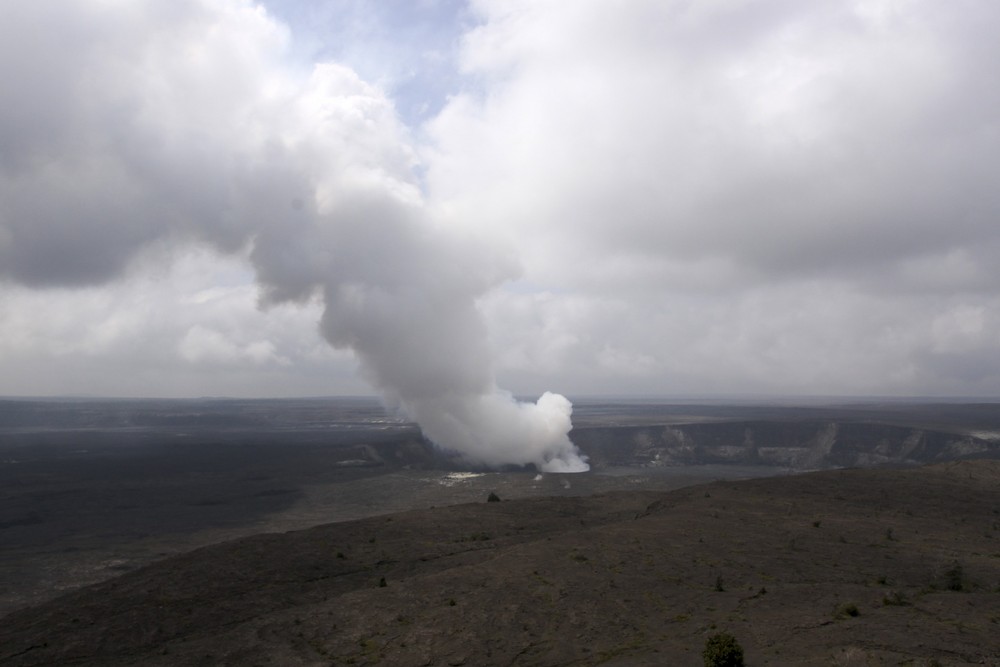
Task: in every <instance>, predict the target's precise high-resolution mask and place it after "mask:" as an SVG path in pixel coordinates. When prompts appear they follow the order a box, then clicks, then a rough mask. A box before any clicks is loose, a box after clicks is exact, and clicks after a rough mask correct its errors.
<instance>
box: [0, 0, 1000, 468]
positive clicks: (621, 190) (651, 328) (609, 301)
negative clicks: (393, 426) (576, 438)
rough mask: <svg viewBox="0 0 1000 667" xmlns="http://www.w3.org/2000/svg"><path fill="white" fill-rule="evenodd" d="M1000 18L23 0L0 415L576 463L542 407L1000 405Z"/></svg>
mask: <svg viewBox="0 0 1000 667" xmlns="http://www.w3.org/2000/svg"><path fill="white" fill-rule="evenodd" d="M998 25H1000V4H997V3H994V2H985V1H977V0H971V1H968V2H957V3H940V2H931V1H930V0H911V1H908V2H898V1H895V0H892V1H890V0H885V1H880V0H870V1H865V2H843V1H842V0H836V1H834V0H818V1H816V2H788V1H787V0H761V1H760V2H753V3H736V2H733V3H691V2H679V1H677V2H675V1H672V0H635V1H633V2H628V3H608V2H604V1H599V0H579V1H574V2H555V1H534V0H523V1H521V0H496V1H488V0H473V1H470V2H460V1H457V0H438V1H431V2H420V3H416V2H409V1H408V0H406V1H404V0H386V1H385V2H364V1H362V0H333V1H329V0H325V1H322V2H321V1H320V0H268V1H267V2H263V3H253V2H250V1H249V0H148V1H145V2H141V3H128V2H107V1H104V0H33V1H32V2H6V3H3V4H2V5H0V90H2V91H3V100H4V103H3V104H2V105H0V394H4V395H70V394H76V395H80V394H85V395H113V396H204V395H228V396H301V395H331V394H362V393H368V392H369V391H372V389H373V388H374V389H375V390H377V391H378V392H379V393H380V394H381V395H382V396H384V397H385V399H386V401H387V402H388V403H390V404H391V405H395V406H398V407H400V408H401V409H402V410H404V411H405V412H406V413H407V414H409V415H410V416H412V417H413V418H415V419H417V420H419V421H420V422H421V424H422V426H423V427H424V429H425V432H427V433H428V434H430V435H431V437H433V438H435V439H436V440H438V441H440V442H442V443H443V444H445V446H458V447H461V448H465V450H464V451H466V452H467V454H468V456H469V457H470V458H478V459H479V460H480V461H481V462H487V463H497V462H502V461H501V460H499V459H497V457H496V456H495V453H496V452H498V451H502V452H506V453H505V454H503V455H502V456H501V457H500V459H503V460H509V461H510V462H515V461H516V462H536V463H538V464H539V465H546V466H551V467H555V468H558V467H560V466H561V465H563V464H565V465H568V466H569V467H581V466H582V465H583V463H582V461H579V459H577V458H575V456H576V455H575V453H574V451H573V450H572V445H570V444H569V442H568V440H567V439H566V437H565V436H566V431H567V430H568V429H569V426H570V412H571V406H570V405H569V403H568V402H567V401H565V399H562V397H561V396H559V395H558V394H555V393H552V394H546V392H548V391H552V392H561V393H564V394H569V395H586V394H601V395H614V394H629V395H664V394H669V395H675V396H678V395H679V396H691V395H698V396H720V395H729V396H732V395H741V396H753V395H761V396H763V395H792V396H797V395H803V394H822V395H858V394H864V395H888V396H909V395H920V396H958V395H964V396H993V397H996V396H1000V263H998V262H997V261H996V258H997V257H1000V225H998V224H997V221H998V220H1000V189H998V188H997V187H996V175H997V174H998V173H1000V164H998V162H1000V129H998V128H1000V74H998V73H997V68H996V67H995V66H993V63H995V62H998V61H1000V46H998V43H997V40H996V27H997V26H998ZM508 391H511V392H514V393H516V394H517V395H528V396H531V397H541V399H540V400H539V401H538V402H537V403H536V402H534V401H530V402H527V403H519V402H517V401H514V400H513V399H511V398H510V394H509V393H508ZM486 426H489V429H488V430H489V431H490V433H491V435H484V433H485V432H486V430H487V429H486V428H485V427H486ZM494 438H497V441H494ZM449 443H450V444H449Z"/></svg>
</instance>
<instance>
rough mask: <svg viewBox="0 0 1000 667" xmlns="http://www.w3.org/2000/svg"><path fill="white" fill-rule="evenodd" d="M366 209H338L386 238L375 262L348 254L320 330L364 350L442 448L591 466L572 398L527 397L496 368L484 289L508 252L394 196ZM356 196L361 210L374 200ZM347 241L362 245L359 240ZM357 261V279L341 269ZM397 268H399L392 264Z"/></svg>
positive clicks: (561, 467)
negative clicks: (448, 227)
mask: <svg viewBox="0 0 1000 667" xmlns="http://www.w3.org/2000/svg"><path fill="white" fill-rule="evenodd" d="M373 201H378V204H377V206H376V207H375V209H376V210H369V211H367V213H368V215H363V216H361V217H360V218H358V217H355V216H348V215H342V214H339V215H336V216H335V219H336V220H338V228H339V230H340V234H344V233H346V234H348V235H350V234H351V233H350V231H348V228H349V227H350V224H351V223H350V220H363V225H364V228H365V235H366V236H368V235H371V234H372V233H373V230H372V226H373V225H375V226H378V227H380V229H379V231H378V232H377V233H376V234H375V235H376V237H377V238H379V239H383V241H382V242H381V243H379V244H377V245H378V246H379V247H378V248H377V249H376V248H372V249H370V250H371V252H370V254H368V255H367V260H368V261H365V262H361V263H359V262H357V261H351V259H350V258H348V257H342V258H341V260H340V261H339V262H334V264H332V265H331V267H340V268H339V269H338V268H332V271H331V273H332V275H331V276H328V277H332V278H336V277H338V276H341V279H339V280H337V279H334V280H329V281H328V282H327V283H326V284H325V285H324V288H323V298H324V301H325V305H326V310H325V312H324V316H323V320H322V323H321V330H322V332H323V334H324V336H325V337H326V338H327V340H329V341H330V343H331V344H333V345H334V346H336V347H347V348H350V349H352V350H354V352H355V353H356V354H357V355H358V358H359V360H360V363H361V367H362V372H363V373H364V374H365V376H366V377H367V379H368V380H369V381H370V382H371V383H372V384H373V385H375V386H376V387H378V388H379V390H380V391H381V392H382V393H383V395H384V396H385V397H386V399H387V400H388V401H389V402H390V403H391V404H393V405H396V406H398V407H399V408H400V409H401V410H402V411H403V412H404V413H405V414H407V415H408V416H409V417H410V418H412V419H413V420H414V421H416V422H417V423H418V424H419V425H420V428H421V430H422V431H423V432H424V434H425V435H426V436H427V437H428V438H429V439H430V440H432V441H433V442H434V443H435V444H436V445H438V446H440V447H441V448H442V449H445V450H448V451H451V452H454V453H456V454H458V455H459V456H461V457H462V458H463V459H464V460H466V461H468V462H469V463H473V464H485V465H488V466H497V465H505V464H516V465H526V464H534V465H535V466H536V467H537V468H538V469H539V470H541V471H544V472H583V471H586V470H588V469H589V466H588V465H587V463H586V460H585V457H583V456H581V455H580V453H579V451H578V449H577V448H576V446H575V445H573V443H572V442H571V441H570V439H569V436H568V433H569V431H570V429H571V427H572V422H571V420H570V416H571V414H572V404H571V403H570V402H569V400H567V399H566V398H565V397H563V396H561V395H558V394H553V393H549V392H546V393H545V394H544V395H542V396H541V398H539V399H538V401H537V402H536V403H525V402H520V401H517V400H515V399H514V398H513V396H512V395H511V394H510V393H509V392H507V391H504V390H502V389H500V388H499V387H498V386H497V384H496V381H495V379H494V376H493V373H492V356H491V351H490V349H489V345H488V336H487V331H486V327H485V324H484V322H483V318H482V315H481V313H480V312H479V310H478V309H477V307H476V298H477V297H478V296H480V295H481V294H482V293H484V292H485V291H487V290H488V289H491V288H492V287H493V286H494V285H495V284H497V283H498V282H499V281H500V280H502V279H503V276H504V275H505V274H507V273H510V272H511V267H510V266H508V265H506V264H505V263H504V262H503V261H501V260H502V258H500V257H498V256H497V253H496V252H495V251H493V250H491V249H489V248H487V247H485V246H483V245H479V244H475V243H471V242H467V241H466V242H463V241H462V240H461V239H459V238H456V237H454V236H449V235H446V234H444V233H443V232H441V231H440V230H439V229H437V228H436V227H435V226H433V225H432V224H430V223H429V221H428V220H426V218H425V216H424V214H423V211H422V209H421V208H420V207H419V206H412V205H407V204H406V203H405V202H401V201H395V202H394V203H393V202H392V198H391V197H389V198H386V195H385V193H383V196H382V197H381V198H377V199H376V200H372V199H369V200H368V205H370V204H372V203H373ZM365 208H366V204H364V203H362V204H357V205H355V206H354V207H353V210H354V211H355V212H358V211H359V210H361V209H365ZM336 247H342V248H345V249H347V250H349V251H350V250H354V251H356V250H358V247H359V246H358V244H357V243H351V244H347V245H346V246H336ZM345 266H347V267H348V268H350V276H349V277H346V276H343V274H342V269H343V268H344V267H345ZM387 266H388V267H389V268H387Z"/></svg>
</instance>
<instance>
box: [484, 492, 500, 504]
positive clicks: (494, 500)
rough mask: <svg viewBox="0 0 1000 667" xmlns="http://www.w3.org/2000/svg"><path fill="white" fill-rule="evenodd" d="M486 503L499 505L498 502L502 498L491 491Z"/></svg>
mask: <svg viewBox="0 0 1000 667" xmlns="http://www.w3.org/2000/svg"><path fill="white" fill-rule="evenodd" d="M486 502H488V503H498V502H500V496H498V495H497V494H496V492H494V491H490V495H488V496H487V497H486Z"/></svg>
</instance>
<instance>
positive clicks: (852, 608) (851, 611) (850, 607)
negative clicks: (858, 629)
mask: <svg viewBox="0 0 1000 667" xmlns="http://www.w3.org/2000/svg"><path fill="white" fill-rule="evenodd" d="M834 615H835V616H836V617H837V618H854V617H855V616H860V615H861V612H860V611H858V605H856V604H854V603H853V602H845V603H844V604H842V605H840V606H839V607H837V611H836V613H835V614H834Z"/></svg>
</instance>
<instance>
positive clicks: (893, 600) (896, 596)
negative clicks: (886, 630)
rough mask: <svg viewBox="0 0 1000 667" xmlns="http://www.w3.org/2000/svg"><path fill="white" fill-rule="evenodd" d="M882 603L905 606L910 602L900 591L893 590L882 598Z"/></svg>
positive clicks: (889, 605)
mask: <svg viewBox="0 0 1000 667" xmlns="http://www.w3.org/2000/svg"><path fill="white" fill-rule="evenodd" d="M882 604H883V605H885V606H887V607H905V606H906V605H908V604H910V602H909V600H907V599H906V596H905V595H903V594H902V593H900V592H899V591H892V592H891V593H889V594H888V595H886V596H885V597H883V598H882Z"/></svg>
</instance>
